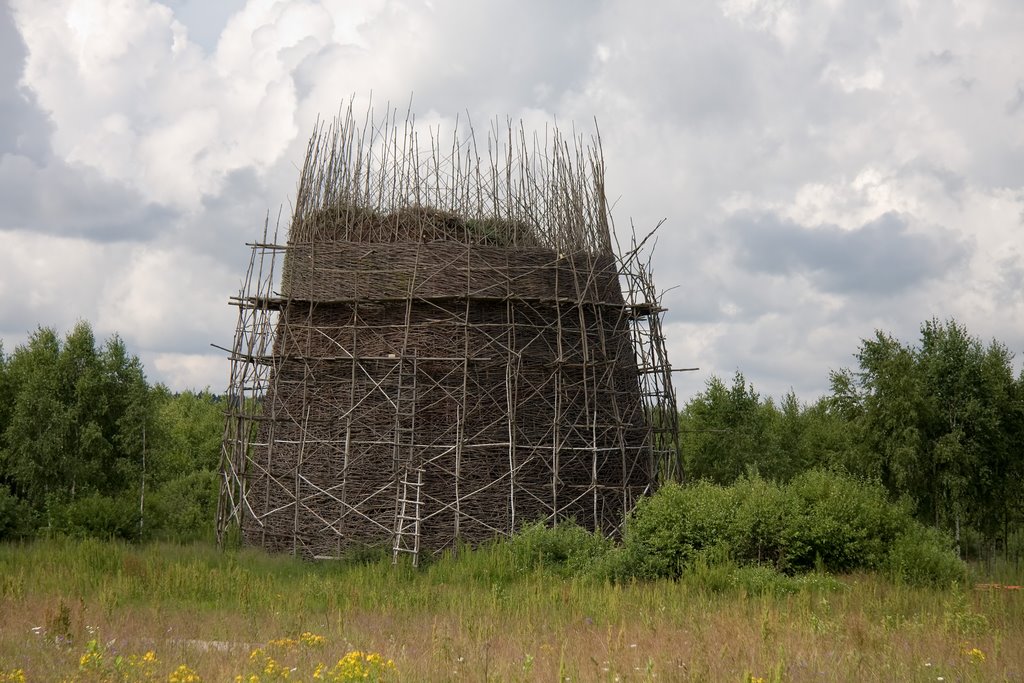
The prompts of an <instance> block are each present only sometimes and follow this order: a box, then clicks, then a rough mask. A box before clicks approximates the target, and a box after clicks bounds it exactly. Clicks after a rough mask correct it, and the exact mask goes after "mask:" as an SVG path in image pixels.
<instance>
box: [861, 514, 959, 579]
mask: <svg viewBox="0 0 1024 683" xmlns="http://www.w3.org/2000/svg"><path fill="white" fill-rule="evenodd" d="M880 568H881V569H882V570H884V571H885V572H886V573H887V574H888V575H889V576H890V577H891V578H893V579H894V580H897V581H904V582H906V583H909V584H912V585H918V586H922V585H934V586H949V585H951V584H954V583H959V584H963V583H964V581H966V579H967V567H966V565H965V564H964V563H963V562H961V561H960V559H959V558H958V557H957V556H956V553H955V552H953V551H952V550H951V549H950V547H949V539H947V538H945V537H944V536H943V535H942V534H941V533H940V532H938V531H937V530H935V529H931V528H927V527H924V526H923V525H920V524H917V525H915V526H914V527H913V528H912V529H911V530H910V531H908V532H906V533H903V534H900V535H899V536H897V537H896V539H895V540H894V541H893V542H892V545H891V547H890V548H889V553H888V555H887V556H886V557H885V559H884V561H883V562H882V563H881V566H880Z"/></svg>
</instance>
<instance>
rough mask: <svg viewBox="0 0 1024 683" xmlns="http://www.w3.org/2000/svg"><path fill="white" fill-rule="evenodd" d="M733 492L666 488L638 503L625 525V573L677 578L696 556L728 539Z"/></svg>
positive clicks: (707, 486) (708, 487)
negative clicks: (627, 567)
mask: <svg viewBox="0 0 1024 683" xmlns="http://www.w3.org/2000/svg"><path fill="white" fill-rule="evenodd" d="M734 496H735V491H734V490H733V489H727V488H724V487H721V486H716V485H714V484H710V483H707V482H700V483H697V484H694V485H691V486H687V487H683V486H679V485H678V484H668V485H666V486H664V487H662V488H661V490H659V491H658V492H657V493H656V494H655V495H653V496H649V497H647V498H642V499H641V500H640V501H639V503H638V504H637V506H636V508H635V509H634V510H633V513H632V514H631V515H630V517H629V519H628V520H627V523H626V534H625V538H624V543H625V549H626V553H627V556H628V558H627V563H628V565H629V570H630V572H631V573H632V574H633V575H634V576H637V577H643V578H656V577H676V576H679V575H680V573H681V572H682V571H683V569H684V568H685V567H686V566H688V565H689V564H690V563H691V562H692V561H693V559H694V557H695V556H696V554H697V553H698V552H700V551H701V550H703V549H705V548H708V547H712V546H716V545H719V544H721V543H723V542H726V541H727V539H728V531H729V526H730V524H731V520H732V514H733V511H734V509H735V505H734Z"/></svg>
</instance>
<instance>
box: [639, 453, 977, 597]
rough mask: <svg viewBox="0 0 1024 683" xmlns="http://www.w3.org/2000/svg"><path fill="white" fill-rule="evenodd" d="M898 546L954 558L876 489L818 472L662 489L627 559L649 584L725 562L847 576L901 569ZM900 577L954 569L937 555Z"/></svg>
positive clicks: (942, 576) (642, 514)
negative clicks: (781, 480) (895, 554)
mask: <svg viewBox="0 0 1024 683" xmlns="http://www.w3.org/2000/svg"><path fill="white" fill-rule="evenodd" d="M897 541H899V544H897ZM894 547H898V548H900V549H901V550H902V551H903V552H905V553H911V552H912V551H913V552H917V553H919V554H920V555H921V557H933V558H941V557H944V556H945V555H947V554H949V544H948V542H944V537H942V536H941V535H939V534H938V533H935V532H931V531H929V530H927V529H926V528H925V527H923V526H922V525H921V524H920V523H918V522H916V521H915V520H914V519H913V518H912V517H911V515H910V512H909V510H908V509H907V507H906V506H905V505H899V504H893V503H891V502H889V500H888V499H887V495H886V491H885V489H884V488H882V487H881V486H880V485H878V484H874V483H869V482H863V481H860V480H857V479H855V478H853V477H850V476H847V475H842V474H837V473H832V472H826V471H822V470H812V471H810V472H807V473H805V474H802V475H800V476H798V477H796V478H795V479H794V480H793V481H792V482H790V483H789V484H785V485H781V484H775V483H771V482H768V481H765V480H763V479H760V478H758V477H751V478H745V479H742V480H740V481H738V482H737V483H735V484H733V485H732V486H728V487H726V486H719V485H716V484H711V483H709V482H700V483H698V484H695V485H693V486H687V487H683V486H679V485H674V484H673V485H669V486H666V487H664V488H662V489H661V490H660V491H659V492H658V493H657V494H655V495H654V496H651V497H649V498H646V499H644V500H642V501H641V502H640V504H639V505H638V506H637V508H636V509H635V510H634V511H633V513H632V515H631V516H630V518H629V520H628V522H627V526H626V535H625V557H626V560H625V562H626V568H627V569H628V571H629V573H631V574H632V575H634V576H638V577H646V578H657V577H669V578H672V577H679V576H681V575H683V574H685V573H687V572H691V573H692V572H693V571H707V572H712V573H714V572H720V571H723V570H722V567H723V566H725V565H726V564H727V562H726V560H727V561H729V562H736V563H739V564H740V565H743V566H746V565H760V564H767V565H770V566H772V567H774V568H776V569H778V570H782V571H785V572H789V573H792V572H807V571H811V570H815V569H824V570H827V571H830V572H847V571H852V570H855V569H877V568H883V567H884V568H890V567H892V566H895V565H893V564H892V563H894V562H896V563H898V562H899V561H900V558H892V557H891V556H890V554H891V549H892V548H894ZM929 553H931V555H928V554H929ZM953 559H954V560H955V561H956V563H957V564H959V565H960V567H961V572H962V566H963V565H962V563H960V562H959V560H956V558H955V557H953ZM899 575H900V576H901V577H902V578H905V579H906V580H908V581H915V582H920V581H922V580H924V579H927V580H929V581H936V582H942V581H948V580H950V575H951V571H950V569H949V566H947V565H945V564H943V563H942V562H940V561H939V560H938V559H936V560H935V561H934V562H929V563H927V564H925V565H924V566H923V567H922V568H921V569H920V572H919V573H917V574H912V573H909V572H905V571H902V570H901V571H900V573H899Z"/></svg>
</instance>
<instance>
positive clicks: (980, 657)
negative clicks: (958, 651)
mask: <svg viewBox="0 0 1024 683" xmlns="http://www.w3.org/2000/svg"><path fill="white" fill-rule="evenodd" d="M963 653H964V654H965V655H967V658H968V659H970V660H971V661H972V662H974V663H975V664H981V663H982V662H984V661H985V653H984V652H982V651H981V650H979V649H978V648H976V647H972V648H970V649H967V648H966V647H965V648H964V650H963Z"/></svg>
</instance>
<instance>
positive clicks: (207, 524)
mask: <svg viewBox="0 0 1024 683" xmlns="http://www.w3.org/2000/svg"><path fill="white" fill-rule="evenodd" d="M217 496H218V490H217V474H216V473H215V472H210V471H203V470H200V471H198V472H192V473H190V474H186V475H184V476H182V477H178V478H177V479H172V480H170V481H168V482H167V483H165V484H163V485H162V486H160V488H158V489H156V490H155V491H153V492H152V493H150V494H148V495H147V497H146V517H145V531H146V535H147V536H149V537H157V538H165V539H173V540H176V541H194V540H200V539H204V540H209V539H212V538H213V535H214V523H215V517H216V515H217Z"/></svg>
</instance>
